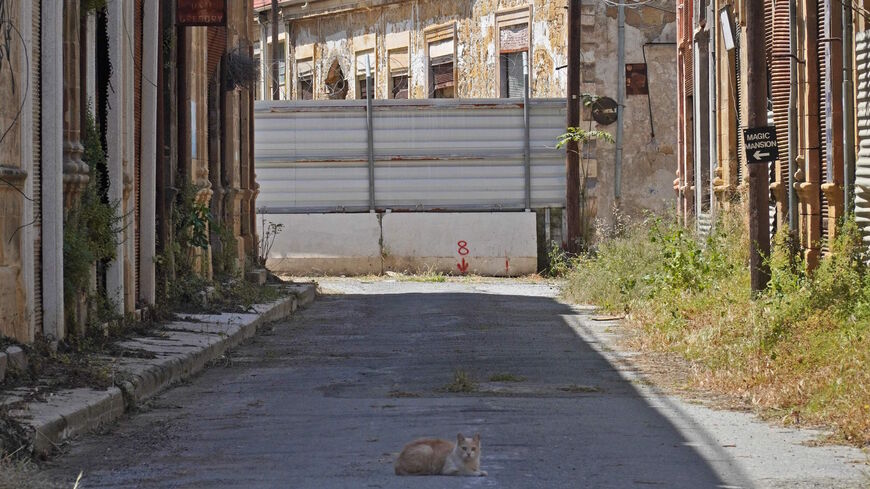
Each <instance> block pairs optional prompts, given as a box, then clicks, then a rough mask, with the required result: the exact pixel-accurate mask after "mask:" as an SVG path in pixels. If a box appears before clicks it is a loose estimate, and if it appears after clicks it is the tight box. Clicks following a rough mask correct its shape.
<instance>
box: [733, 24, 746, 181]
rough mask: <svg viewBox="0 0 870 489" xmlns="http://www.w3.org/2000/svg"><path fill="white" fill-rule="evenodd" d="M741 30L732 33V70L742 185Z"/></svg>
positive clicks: (744, 92) (743, 154) (739, 170)
mask: <svg viewBox="0 0 870 489" xmlns="http://www.w3.org/2000/svg"><path fill="white" fill-rule="evenodd" d="M742 39H743V30H742V29H741V28H739V27H738V28H737V30H736V33H735V35H734V46H735V48H734V60H735V62H734V64H735V67H734V71H735V83H734V86H735V90H736V92H737V93H736V99H737V110H736V113H735V117H736V120H737V132H738V134H737V185H743V172H744V168H746V150H745V148H744V147H743V135H742V133H741V132H740V131H742V129H743V121H745V120H746V114H744V113H743V108H744V107H745V103H744V98H745V96H746V90H745V89H744V88H743V57H742V51H743V44H742V43H743V41H742Z"/></svg>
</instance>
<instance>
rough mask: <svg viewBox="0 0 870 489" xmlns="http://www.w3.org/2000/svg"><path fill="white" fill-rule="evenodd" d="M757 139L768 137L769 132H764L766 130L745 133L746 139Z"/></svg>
mask: <svg viewBox="0 0 870 489" xmlns="http://www.w3.org/2000/svg"><path fill="white" fill-rule="evenodd" d="M759 139H770V134H769V133H766V132H759V133H756V134H747V135H746V140H747V141H757V140H759Z"/></svg>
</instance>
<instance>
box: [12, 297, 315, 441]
mask: <svg viewBox="0 0 870 489" xmlns="http://www.w3.org/2000/svg"><path fill="white" fill-rule="evenodd" d="M289 288H290V291H291V295H290V296H289V297H286V298H283V299H280V300H278V301H275V302H273V303H271V304H262V305H257V306H254V310H255V311H256V312H254V313H246V314H203V315H193V316H192V317H191V316H188V317H191V319H193V321H179V322H173V323H170V324H169V325H168V327H167V331H166V333H165V334H164V335H163V336H160V337H144V338H133V339H130V340H127V341H125V342H123V343H121V345H122V346H124V347H127V348H131V349H136V350H139V351H145V352H147V353H151V354H153V357H154V358H106V359H107V360H110V361H111V362H112V363H113V364H114V368H113V375H114V377H115V385H116V386H117V387H110V388H109V389H107V390H105V391H98V390H93V389H88V388H83V389H70V390H65V391H60V392H55V393H52V394H51V395H50V396H49V397H48V398H47V400H46V401H45V402H39V401H30V402H28V403H26V405H25V406H23V407H22V408H20V409H16V410H15V411H13V412H11V413H10V414H12V415H13V416H15V417H16V418H18V419H19V420H21V421H22V422H23V423H24V424H26V425H28V426H30V427H31V428H32V429H33V441H32V443H33V452H34V453H35V454H36V455H38V456H41V457H46V456H48V455H50V454H51V452H52V451H53V450H54V449H55V448H56V447H57V446H58V445H60V444H61V443H62V442H63V441H64V440H67V439H69V438H71V437H74V436H77V435H80V434H83V433H87V432H89V431H94V430H96V429H97V428H99V427H100V426H103V425H105V424H107V423H111V422H112V421H115V420H117V419H118V418H120V417H121V416H122V415H123V414H124V412H126V411H127V410H130V409H133V408H135V407H136V406H137V405H139V404H141V403H142V402H143V401H145V400H147V399H150V398H151V397H153V396H155V395H156V394H158V393H160V392H162V391H163V390H165V389H167V388H168V387H170V386H171V385H172V384H174V383H176V382H179V381H181V380H183V379H186V378H188V377H190V376H192V375H194V374H196V373H197V372H199V371H201V370H202V369H203V368H205V366H206V364H207V363H208V362H209V361H211V360H214V359H216V358H219V357H220V356H221V355H223V354H224V352H226V351H227V350H228V349H229V348H232V347H234V346H236V345H238V344H239V343H241V342H242V341H244V340H245V339H247V338H250V337H252V336H253V335H254V334H255V333H256V332H257V329H258V328H260V327H261V326H263V325H264V324H267V323H270V322H273V321H277V320H280V319H284V318H287V317H289V316H290V315H291V314H292V313H293V312H294V311H296V309H297V308H299V307H304V306H307V305H308V304H310V303H311V302H313V301H314V299H315V297H316V289H315V285H314V284H295V285H291V286H289ZM185 319H187V317H186V318H185Z"/></svg>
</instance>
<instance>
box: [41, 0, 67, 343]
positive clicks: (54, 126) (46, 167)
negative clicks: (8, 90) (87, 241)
mask: <svg viewBox="0 0 870 489" xmlns="http://www.w3.org/2000/svg"><path fill="white" fill-rule="evenodd" d="M63 11H64V4H61V3H60V2H58V1H56V0H42V5H41V14H42V23H41V26H40V28H41V32H40V34H41V36H42V42H41V43H40V44H41V46H40V50H41V56H42V60H41V70H40V77H41V80H40V88H41V94H40V95H41V97H42V100H41V103H42V111H41V121H40V126H41V127H40V132H41V134H40V138H41V147H42V162H41V166H42V182H41V183H42V327H43V329H42V332H43V334H44V335H45V336H46V337H48V338H55V339H62V338H63V337H64V336H65V335H66V329H65V327H64V310H63V156H64V154H63V147H64V144H63V140H64V138H63V71H64V66H63V17H64V16H63Z"/></svg>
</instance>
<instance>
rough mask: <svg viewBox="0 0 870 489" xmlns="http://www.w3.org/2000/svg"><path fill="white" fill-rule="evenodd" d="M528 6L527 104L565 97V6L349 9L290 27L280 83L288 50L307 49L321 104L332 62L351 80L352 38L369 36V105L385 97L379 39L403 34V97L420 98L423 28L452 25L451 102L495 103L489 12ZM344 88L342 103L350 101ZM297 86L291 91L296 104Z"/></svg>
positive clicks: (497, 2)
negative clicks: (406, 53) (406, 68)
mask: <svg viewBox="0 0 870 489" xmlns="http://www.w3.org/2000/svg"><path fill="white" fill-rule="evenodd" d="M524 6H525V7H531V9H530V11H531V34H530V35H531V37H532V43H531V44H532V46H531V49H532V54H531V57H532V63H531V66H532V74H531V93H532V96H533V97H559V96H564V94H565V82H566V72H565V70H556V69H555V68H556V67H559V66H562V65H565V64H566V62H567V61H566V60H567V58H566V50H565V46H566V39H567V38H566V33H565V22H566V12H567V11H566V10H565V6H566V0H557V1H547V0H535V2H534V3H533V4H530V3H529V2H526V1H523V0H475V1H467V0H466V1H463V0H447V1H416V0H415V1H408V2H401V3H398V4H393V5H387V6H383V7H376V8H372V9H360V10H352V11H349V12H342V13H336V14H330V15H325V16H321V17H315V18H310V19H299V20H293V21H291V22H290V29H289V30H290V33H291V43H290V44H291V46H290V49H289V53H288V54H289V59H288V60H289V63H288V65H287V66H288V79H290V80H295V78H294V77H293V76H292V75H293V74H295V73H296V71H295V55H294V47H296V46H305V45H309V44H313V45H314V60H315V74H314V85H315V98H320V99H326V98H328V97H327V94H326V89H325V85H324V81H325V79H326V76H327V72H328V70H329V68H330V67H331V66H332V64H333V61H334V60H338V62H339V63H340V65H341V68H342V72H343V73H344V74H346V75H348V74H352V73H354V68H355V66H354V63H355V59H354V55H355V52H356V51H357V50H359V47H355V46H354V41H355V39H359V38H360V37H361V36H363V35H365V34H372V33H374V34H375V39H376V46H375V51H376V54H375V58H376V66H375V67H374V68H375V75H376V84H377V86H376V92H375V97H376V98H387V90H388V68H387V49H386V45H385V43H384V39H385V38H386V36H387V34H394V33H401V32H405V31H407V32H408V33H409V36H410V43H409V44H410V46H409V50H410V94H411V97H412V98H425V97H426V96H427V94H426V77H427V67H426V64H425V55H426V40H425V34H424V29H426V28H427V27H430V26H435V25H441V24H446V23H451V22H455V25H456V55H457V56H456V58H457V62H456V63H457V68H458V76H457V95H458V96H459V97H460V98H490V97H498V85H497V84H496V73H495V70H496V69H497V67H498V53H496V51H495V36H496V13H497V12H502V11H505V10H511V9H514V8H520V7H524ZM353 85H354V84H353V83H351V86H350V87H349V88H350V90H349V92H348V98H354V97H356V87H355V86H353ZM296 89H297V87H296V86H295V83H294V86H293V88H292V91H291V96H292V98H297V97H298V94H297V90H296Z"/></svg>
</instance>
